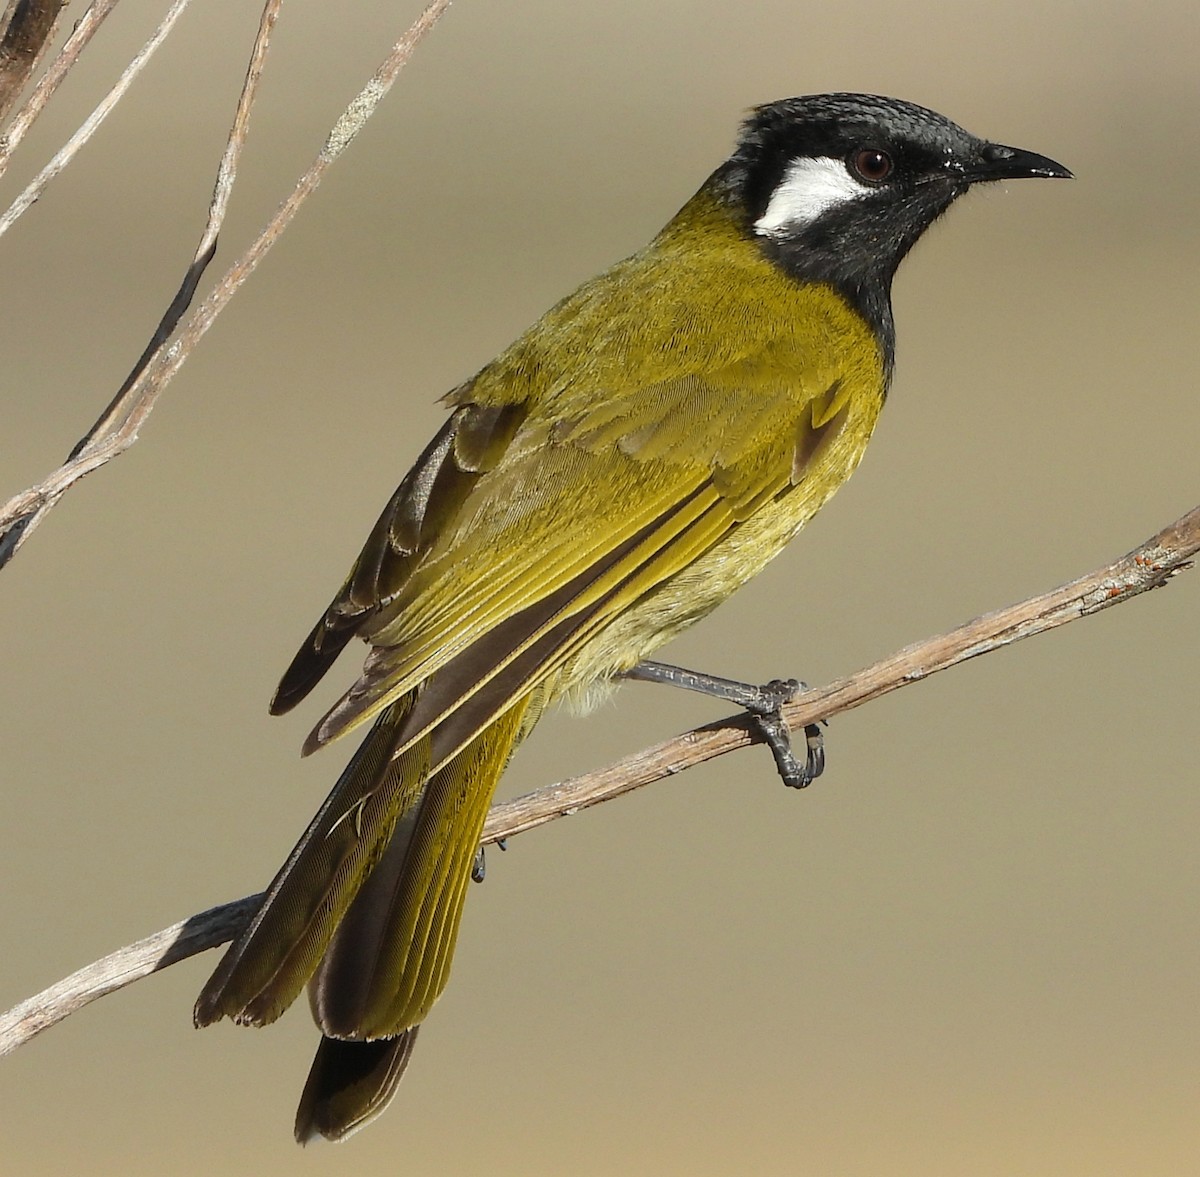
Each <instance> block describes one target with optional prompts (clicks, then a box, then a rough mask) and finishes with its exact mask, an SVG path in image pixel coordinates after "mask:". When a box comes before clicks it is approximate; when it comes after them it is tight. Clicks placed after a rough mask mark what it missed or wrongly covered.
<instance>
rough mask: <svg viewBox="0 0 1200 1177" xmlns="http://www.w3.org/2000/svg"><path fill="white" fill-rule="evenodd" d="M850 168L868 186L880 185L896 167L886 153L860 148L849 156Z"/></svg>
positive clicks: (872, 148)
mask: <svg viewBox="0 0 1200 1177" xmlns="http://www.w3.org/2000/svg"><path fill="white" fill-rule="evenodd" d="M850 166H851V168H853V169H854V171H855V172H856V173H857V174H858V175H859V176H860V177H861V178H862V179H864V180H866V181H867V183H868V184H881V183H882V182H883V181H884V180H886V179H887V178H888V176H890V175H891V174H892V170H893V169H894V168H895V166H896V165H895V164H894V163H892V157H891V156H890V155H888V153H887V152H886V151H880V150H879V148H878V147H860V148H859V149H858V150H857V151H855V152H853V153H852V154H851V156H850Z"/></svg>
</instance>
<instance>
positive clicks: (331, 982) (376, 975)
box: [309, 701, 527, 1038]
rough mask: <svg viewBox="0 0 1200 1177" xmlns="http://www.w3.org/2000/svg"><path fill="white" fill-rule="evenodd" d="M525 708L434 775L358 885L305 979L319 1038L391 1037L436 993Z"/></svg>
mask: <svg viewBox="0 0 1200 1177" xmlns="http://www.w3.org/2000/svg"><path fill="white" fill-rule="evenodd" d="M526 706H527V702H526V701H522V702H520V703H518V704H517V705H516V706H514V707H512V708H510V709H509V710H508V711H506V712H505V713H504V714H503V715H501V716H500V717H499V718H498V719H496V720H494V721H493V722H492V723H491V724H490V725H489V726H488V727H487V728H485V729H484V730H483V731H482V732H480V733H479V734H478V735H476V736H475V738H474V739H473V740H472V741H471V742H470V743H469V744H468V745H467V746H466V747H465V748H464V749H463V750H462V751H461V752H459V754H458V755H457V756H455V757H454V758H453V759H452V760H450V761H449V762H448V763H446V764H445V765H443V766H442V767H441V768H439V769H438V770H437V771H436V772H435V773H434V775H433V777H432V778H431V779H430V781H429V783H428V785H427V787H426V789H425V793H424V795H423V797H422V798H421V801H420V804H419V805H418V806H417V808H416V810H415V812H414V814H413V820H412V823H411V827H410V825H409V823H408V822H407V821H406V822H405V823H404V825H403V828H402V829H398V830H397V832H396V834H394V835H393V837H392V841H391V844H390V845H389V846H388V847H387V849H386V851H385V852H384V854H383V856H382V858H381V859H380V861H379V863H378V865H377V866H376V867H375V869H374V870H373V871H372V872H371V875H370V877H369V878H368V879H367V880H366V882H364V883H363V885H362V887H361V889H360V890H359V893H358V895H357V896H356V897H355V899H354V902H353V903H352V904H351V905H350V908H349V910H348V911H347V912H346V914H345V915H344V917H343V918H342V920H341V923H340V924H339V925H338V928H337V931H336V932H335V933H334V935H333V937H332V939H331V940H330V942H329V946H328V948H327V949H326V952H325V955H324V958H323V959H322V961H321V963H320V965H319V966H318V968H317V971H316V973H315V974H314V976H313V980H312V986H311V988H310V994H309V996H310V1001H311V1004H312V1008H313V1016H314V1018H315V1019H316V1022H317V1025H318V1026H319V1027H320V1028H321V1030H322V1032H323V1033H325V1034H327V1035H329V1036H331V1037H338V1038H375V1037H386V1036H390V1035H394V1034H397V1033H399V1032H400V1031H402V1030H404V1029H406V1028H408V1027H409V1026H412V1025H415V1024H417V1023H418V1022H420V1021H421V1020H422V1019H423V1018H424V1017H425V1015H426V1014H427V1013H428V1012H429V1010H430V1008H431V1007H432V1005H433V1003H434V1001H435V1000H436V999H437V997H438V995H439V994H440V993H441V991H442V988H443V987H444V985H445V982H446V977H447V975H448V972H449V967H450V960H451V957H452V956H453V952H454V945H455V942H456V939H457V934H458V926H459V921H460V919H461V915H462V908H463V903H464V900H465V898H466V891H467V885H468V883H469V880H470V874H471V865H472V863H473V861H474V857H475V849H476V847H477V846H478V844H479V837H480V834H481V833H482V830H483V823H484V820H485V819H486V817H487V811H488V806H489V805H490V803H491V798H492V793H493V792H494V791H495V786H496V782H497V781H498V780H499V778H500V774H501V772H502V771H503V770H504V766H505V764H506V763H507V762H508V758H509V755H510V754H511V752H512V749H513V747H514V746H515V744H516V742H517V737H518V735H519V733H520V729H521V720H522V716H523V714H524V711H525V709H526ZM401 835H403V836H401Z"/></svg>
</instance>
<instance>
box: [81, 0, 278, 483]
mask: <svg viewBox="0 0 1200 1177" xmlns="http://www.w3.org/2000/svg"><path fill="white" fill-rule="evenodd" d="M282 7H283V0H267V4H266V7H265V8H263V12H262V17H261V18H260V19H259V22H258V33H257V35H256V36H255V38H254V48H253V49H252V50H251V51H250V65H249V67H248V68H247V70H246V80H245V82H243V83H242V93H241V96H240V97H239V98H238V105H237V111H236V112H235V114H234V116H233V126H232V127H230V129H229V139H228V141H227V142H226V144H225V151H224V154H223V155H222V156H221V163H220V165H219V166H218V168H217V180H216V183H215V184H214V185H213V196H212V203H211V204H210V205H209V207H208V221H207V223H206V224H205V226H204V232H203V234H202V235H201V237H200V244H199V245H197V246H196V252H195V254H194V255H193V257H192V263H191V265H190V266H188V268H187V273H185V274H184V276H183V282H182V283H181V284H180V287H179V290H178V291H177V292H176V294H175V297H174V298H173V299H172V300H171V305H170V306H169V307H167V310H166V313H165V314H164V315H163V317H162V319H161V320H160V321H159V324H158V327H157V328H156V329H155V332H154V334H153V335H152V336H151V337H150V342H149V343H148V344H146V347H145V350H144V351H143V352H142V354H141V355H140V356H139V357H138V361H137V363H136V364H134V366H133V371H132V372H130V373H129V375H128V376H126V377H125V383H124V384H122V385H121V387H120V388H119V389H118V390H117V395H116V396H115V397H113V399H112V400H111V401H110V402H109V405H108V407H107V408H106V409H105V410H104V412H103V413H101V414H100V417H99V418H98V419H97V421H96V423H95V425H93V426H92V427H91V429H89V430H88V431H87V433H86V434H85V435H84V437H83V439H82V440H81V441H80V442H79V443H78V444H77V445H76V446H75V448H74V449H73V450H72V451H71V453H70V455H69V456H68V460H70V459H71V458H75V457H77V456H78V455H79V454H80V453H82V451H83V450H84V449H85V448H86V447H87V446H88V445H89V443H90V442H91V441H92V439H93V438H95V437H97V436H98V435H100V434H101V433H103V432H105V431H106V430H108V429H111V428H113V427H114V426H115V425H116V424H117V422H118V420H119V419H120V417H121V416H122V415H123V413H124V411H125V409H126V396H127V395H128V393H129V390H130V389H131V388H132V387H133V386H134V384H135V383H137V380H138V378H139V377H140V376H141V374H142V373H143V372H144V371H145V370H146V368H147V367H149V365H150V363H151V361H152V360H153V359H154V358H155V357H156V356H157V355H158V353H159V352H160V351H161V350H162V348H163V345H164V344H165V343H166V342H167V340H168V339H170V337H171V335H172V334H173V332H174V331H175V328H176V327H177V326H179V320H180V319H182V318H183V312H184V311H186V310H187V309H188V307H189V306H191V303H192V298H193V297H194V296H195V293H196V287H197V286H199V284H200V279H201V277H202V276H203V274H204V271H205V270H206V269H208V263H209V262H211V261H212V259H213V258H214V257H215V256H216V252H217V236H218V234H219V233H220V231H221V226H222V225H223V224H224V223H225V213H226V211H227V210H228V208H229V198H230V196H231V195H232V193H233V184H234V181H235V180H236V179H237V169H238V161H239V160H240V159H241V155H242V148H243V147H244V146H245V143H246V136H247V134H248V133H249V131H250V111H251V110H252V109H253V107H254V100H255V98H256V97H257V96H258V83H259V81H260V80H261V78H262V72H263V66H264V64H265V63H266V58H267V48H268V46H269V45H270V41H271V30H272V29H273V28H274V27H275V22H276V21H277V20H278V19H279V10H280V9H281V8H282Z"/></svg>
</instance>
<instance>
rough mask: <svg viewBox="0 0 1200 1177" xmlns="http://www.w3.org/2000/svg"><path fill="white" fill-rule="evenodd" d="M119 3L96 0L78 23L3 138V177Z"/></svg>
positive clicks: (0, 145)
mask: <svg viewBox="0 0 1200 1177" xmlns="http://www.w3.org/2000/svg"><path fill="white" fill-rule="evenodd" d="M117 3H118V0H93V2H92V4H90V5H89V6H88V9H87V11H86V12H85V13H84V14H83V15H82V16H81V17H80V18H79V20H78V21H76V22H75V27H74V28H73V29H72V30H71V35H70V36H69V37H68V38H67V40H66V42H65V44H64V45H63V47H62V49H60V50H59V52H58V56H57V57H56V58H55V59H54V60H53V61H52V62H51V63H50V68H49V69H48V70H46V72H45V73H44V74H43V75H42V77H41V80H40V81H39V82H38V84H37V85H36V86H35V87H34V88H33V93H32V94H30V95H29V97H28V99H26V101H25V105H24V106H22V107H21V109H20V110H19V111H17V113H16V114H15V115H14V116H13V120H12V122H11V123H10V124H9V128H8V130H7V131H6V132H5V133H4V135H3V136H2V137H0V176H3V175H4V172H5V169H6V168H7V167H8V161H9V159H10V158H11V157H12V153H13V152H14V151H16V149H17V147H18V146H19V144H20V142H21V140H22V139H24V138H25V134H26V132H27V131H28V130H29V128H30V127H32V126H33V124H34V121H35V120H36V119H37V117H38V115H40V114H41V113H42V111H43V110H45V109H46V104H47V103H48V102H49V101H50V99H51V98H52V97H53V95H54V91H55V90H57V89H58V87H59V85H60V84H61V83H62V80H63V78H65V77H66V76H67V73H68V72H69V70H70V69H71V67H72V66H73V65H74V64H75V62H76V61H78V60H79V55H80V54H81V53H82V52H83V51H84V49H85V48H87V44H88V42H89V41H90V40H91V39H92V38H93V37H94V36H95V35H96V33H97V32H98V31H99V29H100V26H101V25H102V24H103V23H104V18H105V17H106V16H108V14H109V13H110V12H112V10H113V9H114V8H116V6H117Z"/></svg>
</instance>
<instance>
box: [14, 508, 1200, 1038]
mask: <svg viewBox="0 0 1200 1177" xmlns="http://www.w3.org/2000/svg"><path fill="white" fill-rule="evenodd" d="M1197 552H1200V507H1196V508H1195V509H1194V510H1192V511H1191V512H1189V513H1188V514H1187V515H1184V516H1183V517H1182V518H1181V519H1178V520H1176V522H1174V523H1172V524H1171V525H1170V526H1169V527H1166V528H1164V529H1163V530H1162V531H1160V532H1159V533H1158V534H1157V535H1155V536H1152V537H1151V538H1150V539H1149V540H1147V541H1146V542H1145V543H1144V544H1142V545H1141V546H1140V547H1138V548H1135V549H1134V550H1133V551H1132V552H1130V553H1129V554H1128V555H1126V556H1123V557H1122V558H1121V559H1120V560H1116V561H1114V562H1113V563H1111V564H1108V565H1106V566H1105V567H1103V568H1099V569H1097V570H1096V571H1094V572H1091V573H1089V574H1087V575H1086V576H1081V577H1079V578H1078V579H1076V580H1073V581H1071V582H1070V583H1069V584H1065V585H1063V586H1062V587H1061V588H1057V589H1054V590H1052V591H1051V592H1048V593H1043V594H1041V595H1040V596H1036V597H1031V598H1030V599H1029V600H1026V601H1022V602H1021V603H1020V604H1017V605H1012V606H1010V607H1009V608H1007V609H999V610H997V611H996V612H994V613H988V614H985V615H984V616H983V617H978V618H976V619H975V620H974V621H969V622H967V623H966V624H965V625H961V626H959V627H958V628H957V629H953V630H951V631H950V632H949V633H945V634H940V635H938V636H937V637H933V638H929V639H927V640H926V641H923V642H917V643H916V644H914V645H911V646H907V647H906V648H905V649H903V650H901V651H899V652H898V653H896V654H893V655H892V656H891V657H890V658H884V659H882V660H881V661H879V662H876V663H875V664H874V665H872V666H868V667H866V668H865V669H864V670H860V671H859V672H858V673H857V674H852V675H850V676H849V677H847V678H843V679H838V680H837V681H835V682H832V683H830V684H829V685H828V686H825V687H822V688H820V689H818V690H815V691H807V692H805V693H804V694H803V695H802V696H801V697H800V698H798V699H796V700H795V701H794V702H792V703H789V704H788V705H787V707H786V708H785V711H784V714H785V718H786V720H787V723H788V726H789V727H791V728H793V729H796V728H799V727H801V726H803V725H804V724H807V723H813V722H816V721H817V720H819V719H825V718H829V717H830V716H832V715H835V714H837V713H839V712H842V711H848V710H850V709H851V708H852V707H858V706H860V705H861V704H863V703H866V702H868V701H869V700H871V699H875V698H878V697H879V696H880V695H883V694H887V693H888V692H890V691H894V690H897V689H898V688H900V687H903V686H907V685H908V684H910V683H913V682H916V681H918V680H920V679H923V678H927V677H928V676H929V675H931V674H933V673H935V672H936V671H939V670H945V669H946V668H947V667H950V666H954V665H955V664H957V663H959V662H964V661H966V660H967V659H968V658H974V657H977V656H978V655H980V654H986V653H988V652H990V651H992V650H997V649H1000V648H1001V647H1003V646H1007V645H1009V644H1010V643H1012V642H1015V641H1019V640H1020V639H1022V638H1027V637H1032V636H1033V635H1034V634H1038V633H1044V632H1045V631H1046V630H1049V629H1054V628H1055V627H1057V626H1059V625H1065V624H1066V623H1067V622H1068V621H1074V620H1076V619H1077V618H1080V617H1086V616H1088V615H1090V614H1092V613H1097V612H1100V611H1101V610H1103V609H1107V608H1109V607H1110V606H1112V605H1116V604H1119V603H1120V602H1122V601H1127V600H1130V599H1131V598H1132V597H1135V596H1138V595H1139V594H1141V593H1143V592H1146V591H1147V590H1149V589H1152V588H1158V587H1160V586H1161V585H1164V584H1166V582H1167V581H1168V580H1169V579H1170V578H1171V577H1172V576H1174V575H1175V574H1176V573H1178V572H1181V571H1183V570H1184V569H1185V568H1187V567H1190V565H1191V560H1192V557H1194V556H1195V555H1196V554H1197ZM755 741H756V735H755V729H754V728H753V726H752V725H751V724H749V723H748V722H746V719H745V717H741V718H739V717H734V718H733V719H725V720H720V721H718V722H717V723H712V724H708V725H707V726H705V727H702V728H697V729H696V730H694V731H690V732H687V733H686V734H685V735H682V736H678V737H677V738H675V739H673V740H668V741H667V742H666V743H663V744H659V745H658V746H657V747H654V748H648V749H646V750H645V751H644V752H639V753H637V754H636V755H634V756H629V757H626V758H625V759H623V760H620V761H617V762H616V763H615V764H612V765H610V766H609V767H608V768H605V769H601V770H600V771H598V772H593V773H588V774H587V775H585V776H580V777H574V778H571V779H570V780H566V781H562V782H561V783H559V784H556V785H550V786H548V787H546V788H543V789H538V790H536V791H535V792H532V793H527V794H525V795H524V796H523V797H517V798H514V799H513V800H512V801H506V802H503V803H501V804H498V805H494V806H493V807H492V811H491V813H490V814H489V815H488V820H487V824H486V825H485V826H484V831H483V841H484V842H485V843H486V842H496V841H498V840H499V839H501V838H506V837H511V836H513V835H514V834H518V833H521V832H523V831H525V830H530V829H533V828H534V827H536V826H539V825H544V824H545V823H546V822H549V821H554V820H555V819H556V818H559V817H564V816H567V815H569V814H573V813H576V812H578V811H579V810H581V809H586V808H588V807H590V806H592V805H598V804H599V803H600V802H602V801H608V800H611V799H612V798H614V797H619V796H620V795H621V794H623V793H628V792H631V791H632V790H634V789H638V788H641V787H642V786H643V785H648V784H650V783H651V782H653V781H656V780H661V779H662V778H663V777H667V776H672V775H674V774H675V773H678V772H681V771H682V770H683V769H685V768H689V767H691V766H692V765H694V764H700V763H702V762H703V761H706V760H711V759H713V758H714V757H716V756H721V755H723V754H724V753H726V752H732V751H734V750H735V749H737V748H742V747H745V746H746V745H747V744H751V743H754V742H755ZM260 899H261V896H260V895H250V896H248V897H247V898H245V899H239V900H237V901H236V902H234V903H226V904H223V905H222V906H220V907H214V908H211V909H209V910H208V911H203V912H201V913H199V914H198V915H194V916H191V917H190V918H189V919H186V920H184V921H182V922H181V923H178V924H175V925H173V926H172V927H170V928H165V929H164V930H163V931H161V932H157V933H155V934H154V935H153V936H147V937H146V938H145V939H144V940H139V941H138V942H137V943H136V944H131V945H129V946H128V947H126V948H122V949H120V950H118V951H117V952H114V953H112V954H111V955H110V956H106V957H104V958H103V959H101V960H98V961H95V962H94V963H93V964H90V965H88V966H87V967H86V968H84V969H81V970H80V971H79V972H77V973H74V974H72V975H71V976H70V977H67V978H66V979H65V980H63V981H60V982H58V984H56V985H52V986H51V987H50V988H49V989H46V990H45V991H43V992H42V993H39V994H37V995H36V996H34V997H31V998H29V999H28V1000H27V1001H23V1002H22V1003H21V1004H20V1005H17V1006H14V1007H13V1008H12V1009H11V1010H9V1011H8V1012H7V1013H5V1014H3V1015H0V1055H4V1054H7V1053H9V1052H10V1051H13V1050H15V1049H16V1048H17V1047H18V1046H20V1045H21V1044H22V1043H24V1042H27V1041H28V1040H29V1039H30V1038H32V1037H34V1035H36V1034H38V1033H40V1032H41V1031H42V1030H45V1029H47V1028H48V1027H50V1026H52V1025H54V1024H55V1023H56V1022H61V1021H62V1020H63V1019H64V1018H66V1017H67V1016H68V1015H70V1014H72V1013H74V1012H75V1010H77V1009H81V1008H82V1007H83V1006H85V1005H88V1004H89V1003H91V1002H92V1001H95V1000H96V999H97V998H98V997H103V996H104V995H105V994H106V993H112V992H113V991H114V990H117V989H121V988H124V987H125V986H126V985H129V984H131V983H132V982H134V981H136V980H139V979H140V978H142V977H146V976H149V975H150V974H151V973H155V972H158V971H159V970H161V969H164V968H166V967H167V966H168V965H172V964H174V963H175V962H176V961H180V960H185V959H186V958H187V957H189V956H193V955H195V954H196V953H198V952H203V951H204V950H205V949H208V948H215V947H216V946H217V945H219V944H223V943H225V941H227V940H230V939H232V938H233V937H234V936H235V935H237V933H238V931H239V930H240V929H241V927H242V925H243V924H244V923H245V921H246V920H247V919H249V917H250V915H251V914H252V913H253V911H254V909H255V907H256V906H257V904H258V902H259V900H260Z"/></svg>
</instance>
